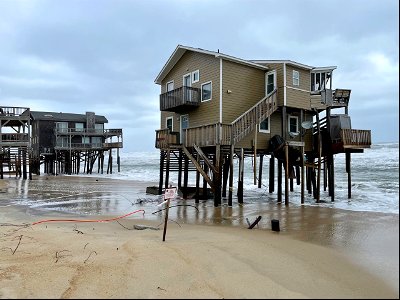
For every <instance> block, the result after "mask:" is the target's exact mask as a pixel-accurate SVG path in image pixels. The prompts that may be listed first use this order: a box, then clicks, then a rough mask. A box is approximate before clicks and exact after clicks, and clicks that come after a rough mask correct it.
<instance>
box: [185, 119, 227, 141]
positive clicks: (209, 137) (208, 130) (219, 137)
mask: <svg viewBox="0 0 400 300" xmlns="http://www.w3.org/2000/svg"><path fill="white" fill-rule="evenodd" d="M184 136H185V139H184V145H185V146H186V147H193V146H194V145H197V146H199V147H206V146H215V145H217V144H218V145H230V144H231V142H232V125H231V124H221V123H217V124H210V125H203V126H198V127H192V128H188V129H186V130H185V133H184Z"/></svg>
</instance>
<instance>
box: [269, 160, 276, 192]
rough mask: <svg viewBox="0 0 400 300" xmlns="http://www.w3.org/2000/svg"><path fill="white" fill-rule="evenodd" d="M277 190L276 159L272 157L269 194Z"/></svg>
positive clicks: (270, 161)
mask: <svg viewBox="0 0 400 300" xmlns="http://www.w3.org/2000/svg"><path fill="white" fill-rule="evenodd" d="M274 190H275V158H274V156H273V155H271V157H270V159H269V192H270V193H273V192H274Z"/></svg>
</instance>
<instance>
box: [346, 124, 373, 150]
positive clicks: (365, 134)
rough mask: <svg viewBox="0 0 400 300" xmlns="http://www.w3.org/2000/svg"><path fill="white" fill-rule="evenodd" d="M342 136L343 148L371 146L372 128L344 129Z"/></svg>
mask: <svg viewBox="0 0 400 300" xmlns="http://www.w3.org/2000/svg"><path fill="white" fill-rule="evenodd" d="M340 136H341V138H342V142H343V148H369V147H370V146H371V130H359V129H342V130H341V131H340Z"/></svg>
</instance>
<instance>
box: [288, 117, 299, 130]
mask: <svg viewBox="0 0 400 300" xmlns="http://www.w3.org/2000/svg"><path fill="white" fill-rule="evenodd" d="M290 119H295V120H296V131H290ZM288 132H289V133H299V117H298V116H291V115H289V117H288Z"/></svg>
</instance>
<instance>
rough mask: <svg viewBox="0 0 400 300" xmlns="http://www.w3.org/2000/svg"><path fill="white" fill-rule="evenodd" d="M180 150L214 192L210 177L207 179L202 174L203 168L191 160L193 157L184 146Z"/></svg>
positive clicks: (205, 175) (204, 173) (206, 176)
mask: <svg viewBox="0 0 400 300" xmlns="http://www.w3.org/2000/svg"><path fill="white" fill-rule="evenodd" d="M182 150H183V152H185V154H186V156H187V157H188V158H189V159H190V160H191V161H192V163H193V164H194V166H195V167H196V169H197V170H199V172H200V174H201V175H202V176H203V178H204V179H205V180H206V181H207V183H208V184H209V185H210V187H211V189H212V190H213V191H214V183H213V182H212V180H211V179H210V177H208V175H207V173H206V172H204V170H203V168H202V167H201V166H200V165H199V164H198V163H197V161H196V160H195V159H194V158H193V156H192V155H191V154H190V152H189V150H188V149H187V148H186V147H185V146H182Z"/></svg>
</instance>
